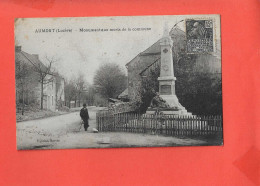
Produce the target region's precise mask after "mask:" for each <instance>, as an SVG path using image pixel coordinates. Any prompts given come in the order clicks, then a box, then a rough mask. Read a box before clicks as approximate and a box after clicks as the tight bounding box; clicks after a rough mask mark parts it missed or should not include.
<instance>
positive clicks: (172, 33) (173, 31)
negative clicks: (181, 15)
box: [126, 26, 185, 67]
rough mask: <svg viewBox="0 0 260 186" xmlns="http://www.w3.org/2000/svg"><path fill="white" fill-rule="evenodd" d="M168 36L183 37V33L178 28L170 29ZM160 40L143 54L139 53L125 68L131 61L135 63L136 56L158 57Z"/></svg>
mask: <svg viewBox="0 0 260 186" xmlns="http://www.w3.org/2000/svg"><path fill="white" fill-rule="evenodd" d="M169 34H170V36H171V37H173V36H185V32H184V31H183V30H181V29H180V28H179V27H178V26H176V27H174V28H172V29H171V31H170V32H169ZM160 40H161V39H159V40H158V41H156V42H155V43H154V44H153V45H152V46H150V47H149V48H147V49H146V50H144V51H143V52H141V53H139V54H138V55H137V56H135V57H134V58H133V59H132V60H131V61H130V62H128V63H127V64H126V67H127V66H128V65H129V64H130V63H131V62H133V61H135V58H136V57H138V56H140V57H141V56H147V55H160V54H161V46H160Z"/></svg>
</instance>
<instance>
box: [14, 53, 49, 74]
mask: <svg viewBox="0 0 260 186" xmlns="http://www.w3.org/2000/svg"><path fill="white" fill-rule="evenodd" d="M18 53H19V52H18ZM20 53H21V54H22V55H24V56H25V58H26V59H27V60H28V61H29V62H30V63H31V65H33V66H35V67H37V68H41V69H42V70H46V69H47V67H46V66H45V65H44V64H43V63H42V62H41V61H40V60H39V58H38V57H37V56H35V55H32V54H28V53H26V52H24V51H21V52H20Z"/></svg>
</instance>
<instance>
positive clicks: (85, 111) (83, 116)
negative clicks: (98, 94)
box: [80, 103, 89, 131]
mask: <svg viewBox="0 0 260 186" xmlns="http://www.w3.org/2000/svg"><path fill="white" fill-rule="evenodd" d="M80 117H81V119H82V120H83V121H84V128H85V131H87V130H88V127H89V125H88V119H89V115H88V109H87V105H86V103H84V104H83V108H82V109H81V110H80Z"/></svg>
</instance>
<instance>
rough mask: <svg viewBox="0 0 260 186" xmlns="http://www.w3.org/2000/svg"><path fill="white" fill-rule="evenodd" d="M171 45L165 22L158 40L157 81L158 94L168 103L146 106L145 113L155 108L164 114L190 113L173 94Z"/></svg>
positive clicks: (150, 112) (173, 77)
mask: <svg viewBox="0 0 260 186" xmlns="http://www.w3.org/2000/svg"><path fill="white" fill-rule="evenodd" d="M172 45H173V41H172V39H171V37H170V36H169V31H168V26H167V24H166V25H165V28H164V34H163V38H162V39H161V41H160V46H161V68H160V77H158V81H159V96H160V98H162V99H163V100H164V101H165V102H166V103H167V104H168V105H167V106H165V108H164V107H163V108H162V106H158V107H157V108H148V110H147V112H146V113H147V114H154V113H155V112H156V111H157V110H159V111H160V112H163V113H164V114H175V115H191V113H189V112H187V110H186V109H185V108H184V107H183V106H182V105H181V104H180V102H179V100H178V98H177V96H176V94H175V81H176V77H175V76H174V68H173V57H172ZM169 106H170V107H169ZM167 107H169V108H167Z"/></svg>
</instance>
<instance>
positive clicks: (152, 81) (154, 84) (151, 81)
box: [135, 66, 160, 113]
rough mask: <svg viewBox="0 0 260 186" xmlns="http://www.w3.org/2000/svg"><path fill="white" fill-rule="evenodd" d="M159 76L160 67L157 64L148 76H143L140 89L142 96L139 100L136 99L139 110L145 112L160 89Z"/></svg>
mask: <svg viewBox="0 0 260 186" xmlns="http://www.w3.org/2000/svg"><path fill="white" fill-rule="evenodd" d="M159 76H160V67H159V66H156V67H155V68H154V69H152V70H151V71H150V72H149V73H148V74H147V76H146V77H143V78H142V81H141V86H140V90H139V95H140V97H139V98H138V100H135V101H136V104H137V111H138V112H140V113H145V112H146V110H147V108H148V107H149V106H150V104H151V101H152V99H153V97H154V96H155V95H156V92H158V91H159V81H158V77H159Z"/></svg>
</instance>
